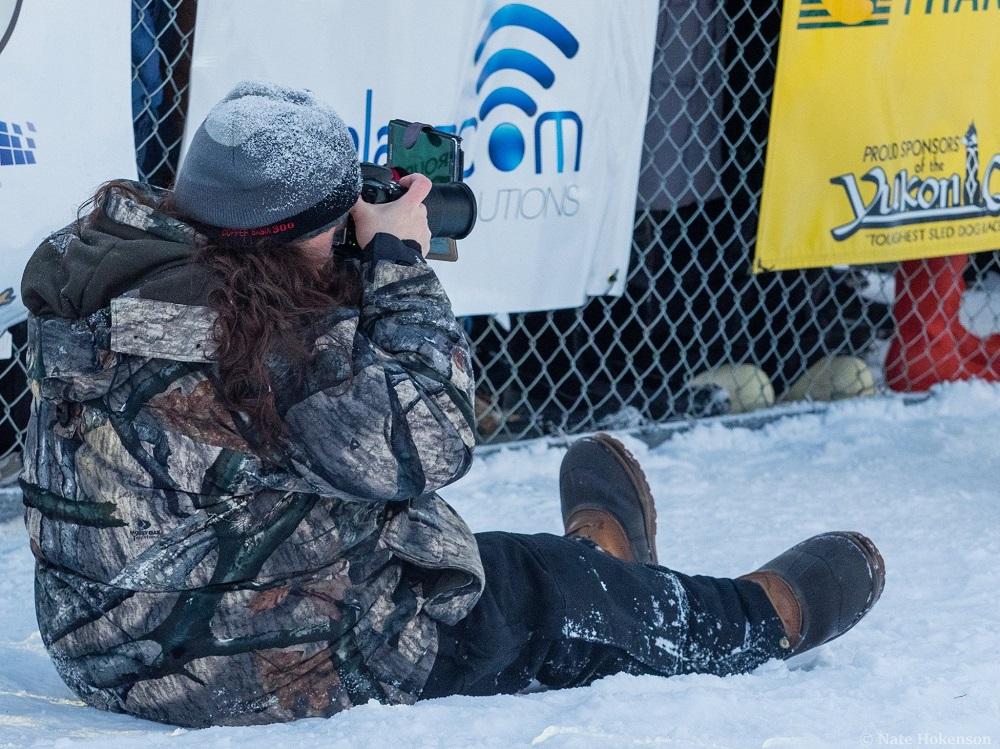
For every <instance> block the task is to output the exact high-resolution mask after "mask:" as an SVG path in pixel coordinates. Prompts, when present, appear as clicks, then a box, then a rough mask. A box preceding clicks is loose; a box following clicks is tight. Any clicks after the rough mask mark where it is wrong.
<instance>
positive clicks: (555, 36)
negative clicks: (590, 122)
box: [474, 3, 583, 174]
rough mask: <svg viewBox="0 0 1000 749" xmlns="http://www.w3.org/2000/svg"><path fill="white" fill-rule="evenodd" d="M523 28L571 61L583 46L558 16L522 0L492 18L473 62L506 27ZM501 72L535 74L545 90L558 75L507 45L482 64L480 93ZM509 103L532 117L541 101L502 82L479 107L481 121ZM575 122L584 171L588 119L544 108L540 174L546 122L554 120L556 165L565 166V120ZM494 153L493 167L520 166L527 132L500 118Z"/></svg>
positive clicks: (537, 157) (538, 162)
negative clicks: (583, 143)
mask: <svg viewBox="0 0 1000 749" xmlns="http://www.w3.org/2000/svg"><path fill="white" fill-rule="evenodd" d="M511 26H514V27H521V28H525V29H529V30H531V31H533V32H535V33H537V34H540V35H542V36H543V37H545V38H546V39H547V40H548V41H550V42H551V43H552V44H553V45H554V46H555V47H556V49H558V50H559V51H560V52H562V54H563V55H564V56H565V57H566V59H572V58H573V57H574V56H575V55H576V53H577V52H578V51H579V49H580V43H579V42H578V41H577V39H576V37H574V36H573V35H572V34H571V33H570V32H569V29H567V28H566V27H565V26H563V25H562V24H561V23H560V22H559V21H557V20H556V19H555V18H554V17H553V16H551V15H549V14H548V13H545V12H544V11H541V10H538V9H537V8H533V7H532V6H530V5H524V4H523V3H510V4H508V5H504V6H503V7H501V8H500V9H499V10H498V11H497V12H496V13H494V14H493V17H492V18H490V21H489V23H488V24H487V26H486V31H485V32H484V33H483V37H482V39H481V40H480V41H479V45H478V46H477V47H476V54H475V58H474V62H475V64H476V65H478V64H479V61H480V59H481V58H482V56H483V51H484V50H485V49H486V43H487V42H488V41H489V40H490V37H492V36H493V35H494V34H495V33H496V32H498V31H499V30H500V29H503V28H507V27H511ZM501 70H516V71H519V72H521V73H524V74H526V75H527V76H529V77H530V78H532V79H533V80H534V81H535V83H537V84H538V85H539V86H541V87H542V88H544V89H549V88H551V87H552V84H553V83H555V80H556V75H555V73H554V72H553V71H552V68H550V67H549V66H548V65H546V64H545V63H544V62H543V61H542V60H541V59H540V58H538V57H537V56H535V55H533V54H531V53H530V52H526V51H524V50H521V49H513V48H504V49H501V50H499V51H497V52H494V53H493V54H492V55H490V57H489V58H488V59H487V60H486V62H485V63H484V64H483V67H482V70H481V71H480V73H479V78H478V80H477V81H476V93H477V94H480V95H481V94H482V92H483V88H484V87H485V86H486V83H487V81H488V80H489V78H490V76H492V75H493V74H494V73H497V72H499V71H501ZM504 105H510V106H514V107H516V108H518V109H520V110H521V111H522V112H523V113H524V114H525V115H527V116H528V117H534V116H535V114H536V112H537V111H538V105H537V104H536V102H535V100H534V99H533V98H531V96H530V95H529V94H528V93H527V92H525V91H523V90H522V89H520V88H514V87H513V86H501V87H499V88H495V89H493V90H492V91H490V92H489V93H488V94H487V95H486V97H485V98H484V99H483V100H482V104H481V105H480V107H479V121H480V122H482V121H484V120H485V119H486V117H487V116H488V115H489V114H490V112H492V111H493V110H494V109H496V108H497V107H500V106H504ZM567 121H568V122H573V123H574V124H575V125H576V128H577V133H576V134H577V140H576V158H575V159H574V171H579V169H580V150H581V143H582V140H583V122H582V121H581V120H580V117H579V115H578V114H576V112H569V111H561V112H545V113H543V114H542V115H540V116H539V117H538V119H537V120H536V121H535V129H534V130H535V132H534V136H535V172H536V173H537V174H541V171H542V148H541V134H542V126H543V125H544V124H545V123H546V122H552V123H553V126H554V128H555V134H556V168H557V170H558V171H560V172H561V171H563V168H564V148H563V147H564V143H563V123H564V122H567ZM488 146H489V155H490V161H491V162H493V166H495V167H496V168H497V169H499V170H500V171H503V172H510V171H513V170H514V169H516V168H517V167H518V166H519V165H520V164H521V162H522V161H523V160H524V153H525V150H526V146H525V141H524V134H523V133H522V132H521V129H520V128H518V127H517V125H515V124H513V123H511V122H501V123H500V124H499V125H497V126H496V127H494V128H493V130H492V132H491V133H490V136H489V143H488Z"/></svg>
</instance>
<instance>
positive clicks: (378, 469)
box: [22, 195, 483, 725]
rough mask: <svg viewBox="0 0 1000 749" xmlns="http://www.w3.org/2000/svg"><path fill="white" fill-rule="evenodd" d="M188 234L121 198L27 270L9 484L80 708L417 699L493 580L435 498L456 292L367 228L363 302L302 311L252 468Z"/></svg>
mask: <svg viewBox="0 0 1000 749" xmlns="http://www.w3.org/2000/svg"><path fill="white" fill-rule="evenodd" d="M193 238H194V233H193V231H192V230H191V229H190V228H189V227H187V226H186V225H184V224H183V223H181V222H178V221H175V220H173V219H170V218H168V217H166V216H164V215H163V214H160V213H157V212H156V211H153V210H152V209H149V208H147V207H145V206H143V205H140V204H138V203H136V202H134V201H132V200H130V199H128V198H126V197H124V196H121V195H119V196H112V198H111V199H110V200H109V201H108V202H107V203H106V209H105V213H104V214H103V215H101V216H100V217H98V218H97V220H96V221H94V222H88V225H87V226H85V227H81V226H79V225H77V224H74V225H71V226H69V227H67V228H66V229H64V230H62V231H61V232H57V233H56V234H55V235H53V236H52V237H50V238H49V239H47V240H46V241H45V242H44V243H43V244H42V246H41V247H40V248H39V249H38V251H37V252H36V253H35V255H34V256H33V257H32V259H31V260H30V262H29V264H28V267H27V269H26V272H25V278H24V283H23V287H22V292H23V295H24V299H25V302H26V304H27V305H28V307H29V310H30V311H31V313H32V314H31V316H30V318H29V377H30V379H31V385H32V389H33V392H34V395H35V399H34V403H33V407H32V418H31V422H30V425H29V429H28V434H27V445H26V448H25V461H24V470H23V472H22V488H23V490H24V498H25V505H26V511H25V520H26V525H27V528H28V533H29V536H30V540H31V545H32V550H33V552H34V554H35V556H36V558H37V560H38V566H37V585H36V606H37V610H38V619H39V628H40V631H41V633H42V637H43V640H44V642H45V644H46V646H47V647H48V649H49V652H50V653H51V654H52V657H53V659H54V661H55V663H56V666H57V668H58V669H59V672H60V674H61V675H62V676H63V678H64V679H65V680H66V682H67V683H68V684H69V685H70V686H71V687H72V688H73V689H74V690H75V691H76V692H77V693H78V694H80V695H81V696H82V697H83V698H84V699H85V700H86V701H88V702H89V703H90V704H92V705H95V706H97V707H102V708H105V709H110V710H116V711H124V712H129V713H133V714H136V715H140V716H142V717H146V718H151V719H154V720H162V721H166V722H170V723H177V724H182V725H208V724H245V723H261V722H272V721H278V720H290V719H293V718H297V717H305V716H317V715H330V714H332V713H334V712H336V711H338V710H340V709H343V708H344V707H347V706H350V705H351V704H356V703H358V702H364V701H366V700H368V699H372V698H375V699H379V700H382V701H389V702H397V701H402V702H407V701H411V700H412V699H414V698H415V696H416V695H417V694H418V693H419V691H420V688H421V687H422V685H423V683H424V681H425V680H426V677H427V674H428V673H429V671H430V668H431V665H432V664H433V661H434V656H435V653H436V647H437V629H436V622H437V621H441V622H446V623H453V622H455V621H457V620H459V619H460V618H461V617H462V616H464V615H465V613H467V612H468V611H469V609H471V607H472V606H473V605H474V604H475V602H476V600H477V598H478V596H479V594H480V592H481V590H482V584H483V571H482V566H481V563H480V560H479V555H478V550H477V548H476V543H475V539H474V538H473V536H472V534H471V532H470V531H469V529H468V528H467V527H466V525H465V524H464V523H463V522H462V520H461V518H459V517H458V516H457V515H456V514H455V513H454V511H453V510H452V509H451V508H450V507H448V505H447V504H445V503H444V501H443V500H441V498H440V497H438V496H437V495H436V494H435V493H434V492H435V490H436V489H437V488H439V487H441V486H444V485H446V484H448V483H450V482H452V481H454V480H455V479H456V478H458V477H460V476H461V475H463V474H464V473H465V471H467V470H468V467H469V465H470V463H471V456H472V447H473V443H474V437H473V427H472V425H473V423H474V422H473V415H472V406H471V398H472V387H473V381H472V376H471V367H470V363H469V360H470V357H469V351H468V347H467V343H466V340H465V337H464V334H463V332H462V329H461V327H460V326H459V325H458V323H457V322H456V321H455V319H454V316H453V314H452V312H451V309H450V305H449V303H448V299H447V296H446V295H445V294H444V291H443V290H442V289H441V286H440V284H439V282H438V280H437V278H436V277H435V275H434V273H433V271H431V270H430V269H429V268H428V267H427V265H426V263H424V261H423V259H422V258H420V256H419V253H418V252H415V251H414V250H413V249H412V248H411V247H408V246H407V245H405V244H404V243H401V242H399V240H397V239H395V238H393V237H389V236H388V235H378V236H377V237H376V239H375V240H374V241H373V243H372V246H371V247H370V248H369V253H368V255H366V257H365V259H364V260H363V261H362V263H361V276H362V279H363V292H362V304H361V307H360V308H335V307H331V308H330V309H329V310H327V311H325V312H323V313H322V314H321V315H320V316H319V319H317V320H316V321H315V326H314V329H315V330H317V331H319V333H318V335H317V338H316V340H315V342H314V344H313V352H312V357H311V359H310V361H309V364H308V368H307V372H306V375H305V377H304V378H303V382H302V384H301V385H300V386H296V387H295V388H292V389H290V390H289V392H283V393H281V394H280V395H281V401H282V403H283V404H284V405H283V416H284V419H285V422H286V424H287V426H288V438H287V439H286V440H285V441H284V444H283V456H282V458H281V459H280V460H278V461H274V460H270V461H265V460H263V459H262V458H261V457H260V450H259V446H258V445H257V442H256V440H255V437H254V434H255V433H254V430H253V429H252V428H251V427H250V425H249V423H248V420H247V419H246V417H245V416H244V415H243V414H241V413H238V412H231V411H229V410H227V409H226V408H225V407H224V406H223V405H222V403H221V402H220V399H219V397H218V384H219V383H218V372H217V370H216V368H215V366H214V364H213V359H212V352H213V344H212V336H211V330H212V326H213V323H214V316H213V314H212V312H211V311H210V310H209V309H208V308H207V307H206V306H204V299H205V298H206V294H207V292H208V289H209V288H210V286H211V284H212V280H211V278H208V277H207V275H206V273H205V272H204V269H203V268H200V267H199V266H198V264H197V263H196V262H195V261H194V254H193V253H194V250H193V248H192V244H191V241H192V239H193ZM347 352H349V355H348V353H347ZM277 374H278V375H280V373H277ZM286 379H287V378H286ZM275 380H276V381H278V382H280V381H283V380H282V378H281V377H280V376H276V378H275Z"/></svg>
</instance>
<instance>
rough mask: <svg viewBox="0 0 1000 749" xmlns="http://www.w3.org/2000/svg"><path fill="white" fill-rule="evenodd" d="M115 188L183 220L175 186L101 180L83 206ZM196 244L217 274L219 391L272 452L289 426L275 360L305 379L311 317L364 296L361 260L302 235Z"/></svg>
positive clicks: (97, 203)
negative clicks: (322, 258) (330, 252)
mask: <svg viewBox="0 0 1000 749" xmlns="http://www.w3.org/2000/svg"><path fill="white" fill-rule="evenodd" d="M113 191H117V192H119V193H120V194H124V195H126V196H127V197H130V198H132V199H133V200H135V201H137V202H139V203H142V204H144V205H147V206H149V207H151V208H153V209H155V210H157V211H160V212H162V213H164V214H166V215H167V216H170V217H171V218H176V219H178V220H180V221H184V220H185V217H184V216H182V215H179V214H178V213H177V211H176V210H175V209H174V207H173V204H172V201H171V193H169V192H166V191H164V192H161V193H159V194H158V193H155V192H153V191H146V190H144V189H143V187H142V186H139V185H137V184H136V183H133V182H129V181H126V180H114V181H112V182H108V183H106V184H104V185H102V186H101V187H100V188H99V190H98V191H97V193H96V194H95V195H94V197H93V198H91V200H89V201H88V202H87V203H85V204H84V206H83V207H81V211H82V210H84V208H86V207H88V206H93V207H94V208H95V209H97V208H101V207H102V206H103V205H104V201H105V199H106V198H107V196H108V195H109V194H111V193H112V192H113ZM195 249H196V251H197V252H196V254H195V260H196V262H199V263H201V264H202V265H204V266H205V267H206V269H207V270H208V271H209V272H210V273H212V275H213V276H214V277H215V280H216V282H217V285H213V289H212V291H210V292H209V295H208V299H207V304H208V306H209V307H210V308H211V309H212V310H213V311H214V312H215V313H216V321H215V327H214V329H213V338H214V341H215V343H216V346H217V350H216V366H217V368H218V394H219V396H220V399H221V401H222V403H223V404H224V405H225V406H226V408H228V409H230V410H233V411H237V412H241V413H243V414H246V416H247V417H248V418H249V420H250V423H251V425H252V426H253V428H254V430H255V432H256V437H257V440H258V442H259V445H260V447H261V448H262V450H264V451H265V452H267V453H269V452H271V451H272V449H273V448H275V447H276V445H277V443H278V442H279V440H280V438H281V437H282V436H284V435H285V434H287V426H286V424H285V422H284V420H283V419H282V417H281V413H280V411H279V408H278V398H277V393H276V383H275V382H274V376H273V371H272V366H270V365H272V364H273V363H275V362H278V361H280V363H281V366H282V376H283V384H282V387H286V388H287V387H288V386H289V384H291V386H293V387H295V386H297V385H300V384H301V382H302V378H303V377H304V374H305V368H306V365H307V364H308V361H309V357H310V353H311V351H312V344H313V340H311V339H312V338H314V335H313V333H312V323H314V322H316V321H317V319H318V318H319V317H320V316H321V314H322V312H323V311H325V310H329V309H331V308H333V307H344V306H355V307H356V306H358V305H359V304H360V296H361V284H360V278H359V276H358V272H357V269H356V266H355V265H354V264H352V263H350V262H342V261H339V260H337V259H336V258H333V257H331V259H330V261H329V262H327V263H326V264H325V265H324V266H322V267H319V266H318V264H317V263H316V260H315V258H314V257H313V256H311V255H310V254H309V253H307V252H306V251H305V250H304V249H303V247H302V244H301V240H298V241H295V242H291V243H287V244H282V243H279V242H276V241H275V240H273V239H268V238H263V239H260V240H259V241H258V242H257V243H255V244H254V245H253V246H252V247H249V248H246V247H226V246H225V245H222V244H220V243H213V242H209V241H208V240H207V239H205V238H204V237H201V236H200V235H199V239H198V240H196V243H195ZM344 354H345V356H349V355H350V352H347V351H345V352H344ZM287 377H291V379H292V382H291V383H289V382H288V381H287V379H285V378H287Z"/></svg>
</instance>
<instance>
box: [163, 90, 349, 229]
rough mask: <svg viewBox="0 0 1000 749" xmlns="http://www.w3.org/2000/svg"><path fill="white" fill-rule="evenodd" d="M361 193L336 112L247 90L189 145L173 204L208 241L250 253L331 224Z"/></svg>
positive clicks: (284, 93)
mask: <svg viewBox="0 0 1000 749" xmlns="http://www.w3.org/2000/svg"><path fill="white" fill-rule="evenodd" d="M360 190H361V169H360V166H359V164H358V155H357V151H356V150H355V147H354V143H353V142H352V140H351V136H350V134H349V133H348V131H347V126H346V125H344V122H343V120H341V119H340V117H338V116H337V113H336V112H334V111H333V110H332V109H331V108H330V107H328V106H326V105H325V104H323V103H321V102H319V101H317V100H316V98H315V97H314V96H313V95H312V93H310V92H309V91H306V90H296V89H291V88H284V87H282V86H276V85H273V84H270V83H261V82H257V81H244V82H243V83H240V84H238V85H237V86H236V87H235V88H234V89H233V90H232V91H230V92H229V93H228V94H227V95H226V97H225V98H224V99H223V100H222V101H220V102H219V103H218V104H216V105H215V106H214V107H212V110H211V111H210V112H209V113H208V117H206V118H205V121H204V122H203V123H202V124H201V127H199V128H198V131H197V132H196V133H195V135H194V138H193V139H192V140H191V145H190V147H189V148H188V152H187V155H186V156H185V158H184V163H183V164H181V168H180V171H179V173H178V174H177V184H176V186H175V187H174V205H175V206H176V208H177V210H178V212H179V213H180V214H181V215H182V216H184V217H186V218H189V219H191V220H192V223H194V224H195V225H196V227H197V228H198V229H199V230H200V231H202V233H203V234H206V235H207V236H208V237H209V238H210V239H213V240H215V241H217V242H219V243H220V244H226V245H234V246H249V245H252V244H255V243H256V242H258V241H259V240H261V239H264V238H272V239H274V240H277V241H279V242H281V241H288V240H292V239H295V238H297V237H301V236H303V235H305V234H309V233H312V232H315V231H317V230H319V229H322V228H323V227H326V226H329V225H332V224H333V223H335V222H337V221H338V220H339V219H341V218H342V217H343V216H344V215H345V214H346V213H347V211H348V209H349V208H350V207H351V206H352V205H354V202H355V200H357V197H358V194H359V193H360Z"/></svg>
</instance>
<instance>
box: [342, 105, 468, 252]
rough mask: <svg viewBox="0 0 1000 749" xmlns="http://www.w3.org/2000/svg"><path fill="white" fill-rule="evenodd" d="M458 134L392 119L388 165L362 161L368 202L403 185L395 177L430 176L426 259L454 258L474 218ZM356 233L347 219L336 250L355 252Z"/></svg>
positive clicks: (388, 196)
mask: <svg viewBox="0 0 1000 749" xmlns="http://www.w3.org/2000/svg"><path fill="white" fill-rule="evenodd" d="M461 141H462V139H461V138H460V137H458V136H457V135H455V134H454V133H449V132H444V131H443V130H437V129H435V128H433V127H431V126H430V125H426V124H424V123H422V122H407V121H406V120H390V121H389V127H388V128H387V139H386V145H387V148H386V160H387V162H388V165H387V166H378V165H377V164H371V163H368V162H363V163H362V164H361V180H362V184H361V199H362V200H364V201H365V202H366V203H391V202H392V201H394V200H398V199H399V197H400V196H401V195H403V193H405V192H406V188H405V187H403V186H402V185H400V184H399V182H397V181H396V180H397V179H398V178H402V177H403V176H404V175H406V174H414V173H419V174H423V175H424V176H426V177H427V178H428V179H430V181H431V183H432V184H433V187H431V191H430V194H429V195H428V196H427V197H426V198H424V205H425V206H426V207H427V224H428V226H429V227H430V230H431V246H430V248H429V251H428V253H427V259H428V260H458V242H457V240H459V239H464V238H465V237H467V236H468V235H469V232H471V231H472V227H473V226H475V224H476V196H475V195H474V194H473V192H472V190H470V189H469V188H468V186H466V185H465V183H464V182H462V177H463V176H464V155H463V153H462V148H461ZM359 249H360V248H359V247H358V238H357V235H356V233H355V231H354V223H353V221H349V222H348V225H347V229H346V232H345V236H344V239H343V240H342V241H341V242H340V246H339V247H338V248H337V251H338V252H339V253H342V254H347V255H351V254H356V253H357V251H358V250H359Z"/></svg>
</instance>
